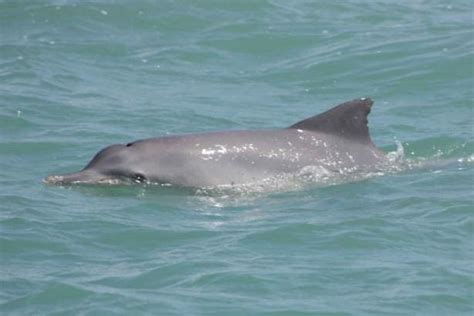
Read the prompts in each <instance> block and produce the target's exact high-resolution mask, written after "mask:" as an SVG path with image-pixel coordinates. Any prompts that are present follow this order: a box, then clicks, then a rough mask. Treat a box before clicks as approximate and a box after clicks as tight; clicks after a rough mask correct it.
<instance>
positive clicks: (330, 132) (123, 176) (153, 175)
mask: <svg viewBox="0 0 474 316" xmlns="http://www.w3.org/2000/svg"><path fill="white" fill-rule="evenodd" d="M372 104H373V102H372V100H371V99H369V98H361V99H356V100H352V101H348V102H345V103H343V104H340V105H338V106H336V107H334V108H332V109H330V110H328V111H326V112H324V113H322V114H319V115H316V116H313V117H310V118H308V119H306V120H303V121H300V122H298V123H296V124H294V125H292V126H290V127H288V128H283V129H276V130H260V131H224V132H211V133H202V134H189V135H179V136H166V137H158V138H150V139H144V140H138V141H135V142H132V143H128V144H118V145H111V146H109V147H106V148H104V149H102V150H101V151H99V152H98V153H97V154H96V155H95V156H94V158H93V159H92V160H91V161H90V162H89V164H88V165H87V166H86V167H85V168H84V169H83V170H81V171H79V172H76V173H69V174H63V175H51V176H48V177H46V178H45V179H44V180H43V181H44V182H45V183H49V184H75V183H88V184H89V183H90V184H96V183H108V184H114V183H123V182H137V183H161V184H171V185H177V186H188V187H209V186H221V185H224V186H225V185H234V184H250V183H254V182H258V181H260V180H263V179H267V178H272V177H275V176H279V175H282V174H292V173H298V172H299V171H301V170H302V169H303V168H305V167H309V166H315V167H319V168H324V169H325V170H328V171H330V172H338V173H342V172H351V171H354V170H368V171H372V170H377V169H378V168H379V167H380V166H382V165H384V164H385V163H386V162H387V161H388V159H387V157H386V155H385V154H384V153H383V152H381V151H380V150H379V149H377V147H375V145H374V144H373V143H372V140H371V139H370V136H369V129H368V127H367V116H368V114H369V112H370V108H371V106H372Z"/></svg>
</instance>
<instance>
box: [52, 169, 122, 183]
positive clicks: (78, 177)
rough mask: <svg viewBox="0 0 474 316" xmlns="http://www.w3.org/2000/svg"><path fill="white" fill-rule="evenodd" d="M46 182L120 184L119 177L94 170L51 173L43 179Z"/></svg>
mask: <svg viewBox="0 0 474 316" xmlns="http://www.w3.org/2000/svg"><path fill="white" fill-rule="evenodd" d="M43 182H44V183H46V184H53V185H68V184H103V183H104V184H119V183H121V180H120V179H119V178H115V177H111V176H106V175H103V174H100V173H97V172H94V171H92V170H88V169H86V170H82V171H79V172H74V173H67V174H61V175H50V176H47V177H46V178H44V179H43Z"/></svg>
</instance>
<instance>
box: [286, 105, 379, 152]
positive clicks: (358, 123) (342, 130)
mask: <svg viewBox="0 0 474 316" xmlns="http://www.w3.org/2000/svg"><path fill="white" fill-rule="evenodd" d="M373 103H374V102H373V101H372V100H371V99H369V98H360V99H355V100H352V101H348V102H345V103H342V104H340V105H338V106H335V107H333V108H332V109H330V110H328V111H326V112H324V113H321V114H319V115H315V116H313V117H310V118H308V119H306V120H303V121H300V122H298V123H296V124H293V125H292V126H290V127H289V128H296V129H302V130H309V131H319V132H323V133H327V134H334V135H338V136H341V137H344V138H350V139H352V140H357V141H360V142H362V143H367V142H369V143H370V142H372V141H371V140H370V136H369V128H368V127H367V116H368V115H369V113H370V108H371V106H372V104H373Z"/></svg>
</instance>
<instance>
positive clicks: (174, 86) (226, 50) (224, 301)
mask: <svg viewBox="0 0 474 316" xmlns="http://www.w3.org/2000/svg"><path fill="white" fill-rule="evenodd" d="M473 11H474V8H473V3H472V1H467V0H460V1H440V0H433V1H422V0H416V1H409V0H404V1H355V0H349V1H276V0H268V1H217V0H214V1H211V0H203V1H113V0H103V1H79V0H76V1H74V0H57V1H14V0H11V1H0V234H1V236H0V237H1V239H0V313H1V314H2V315H42V314H44V315H46V314H47V315H120V314H122V315H123V314H128V315H142V314H143V315H147V314H148V315H279V316H281V315H472V314H473V313H474V303H473V302H474V216H473V215H474V205H473V203H474V163H473V154H474V137H473V136H474V131H473V126H474V121H473V89H474V88H473V87H474V79H473V78H474V75H473V71H474V65H473V60H474V57H473V56H474V31H473V30H474V27H473ZM358 97H371V98H372V99H373V100H374V101H375V104H374V106H373V108H372V112H371V114H370V117H369V126H370V132H371V135H372V139H373V140H374V142H375V143H376V144H377V145H378V146H379V147H380V148H381V149H382V150H383V151H385V152H391V153H392V154H391V155H395V156H396V157H397V159H398V160H399V161H403V164H404V165H405V166H407V167H406V168H402V169H401V170H398V171H396V172H380V173H378V174H375V175H372V176H370V177H366V178H364V179H360V181H339V182H337V183H325V184H324V185H323V184H321V183H318V181H314V183H306V184H305V185H299V186H295V185H292V184H290V183H288V185H285V183H280V184H281V185H279V186H278V187H272V188H261V187H246V188H245V190H239V189H234V190H218V189H213V190H207V189H199V190H196V189H184V188H177V187H159V186H149V185H128V186H104V185H102V186H72V187H71V186H64V187H61V186H51V185H45V184H44V183H42V179H43V178H44V177H45V176H47V175H48V174H54V173H56V174H57V173H64V172H72V171H77V170H79V169H81V168H82V167H84V166H85V164H86V163H87V162H88V161H89V160H90V159H91V157H92V156H93V155H94V154H95V153H96V152H97V151H98V150H100V149H101V148H103V147H105V146H107V145H109V144H113V143H125V142H129V141H132V140H136V139H141V138H148V137H154V136H163V135H173V134H183V133H195V132H206V131H216V130H242V129H271V128H279V127H286V126H289V125H291V124H293V123H295V122H297V121H299V120H301V119H304V118H306V117H309V116H312V115H314V114H316V113H319V112H321V111H323V110H326V109H328V108H330V107H331V106H333V105H336V104H339V103H341V102H344V101H347V100H351V99H354V98H358ZM397 144H398V145H397Z"/></svg>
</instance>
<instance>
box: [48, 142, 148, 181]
mask: <svg viewBox="0 0 474 316" xmlns="http://www.w3.org/2000/svg"><path fill="white" fill-rule="evenodd" d="M132 145H133V144H127V145H112V146H109V147H106V148H104V149H102V150H101V151H99V152H98V153H97V154H96V155H95V156H94V158H92V160H91V161H90V162H89V163H88V164H87V166H86V167H85V168H84V169H82V170H81V171H79V172H74V173H67V174H61V175H50V176H48V177H46V178H44V179H43V182H45V183H47V184H58V185H63V184H122V183H146V182H148V180H147V178H146V176H145V175H144V172H143V170H142V169H140V168H139V166H140V163H139V161H138V156H137V155H136V154H135V153H134V149H133V148H132V147H133V146H132Z"/></svg>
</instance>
